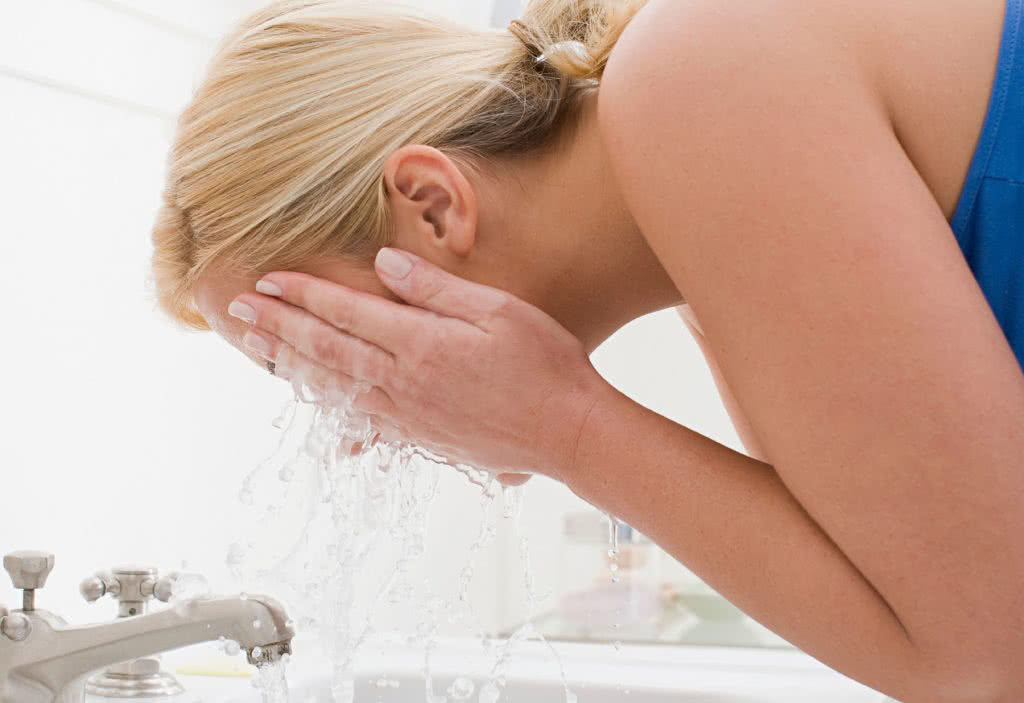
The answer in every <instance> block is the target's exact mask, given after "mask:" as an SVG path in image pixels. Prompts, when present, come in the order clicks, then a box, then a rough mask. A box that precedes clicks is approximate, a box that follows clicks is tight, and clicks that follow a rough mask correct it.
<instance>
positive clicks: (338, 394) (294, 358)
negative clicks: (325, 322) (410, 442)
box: [243, 330, 394, 410]
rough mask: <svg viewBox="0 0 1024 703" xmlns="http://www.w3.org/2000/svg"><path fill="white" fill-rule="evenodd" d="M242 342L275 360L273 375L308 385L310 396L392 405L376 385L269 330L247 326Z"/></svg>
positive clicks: (385, 407) (339, 402) (338, 402)
mask: <svg viewBox="0 0 1024 703" xmlns="http://www.w3.org/2000/svg"><path fill="white" fill-rule="evenodd" d="M243 343H244V344H245V346H246V348H248V349H249V351H250V352H252V353H253V354H254V355H256V356H259V357H260V358H262V359H265V360H267V361H272V362H274V365H275V368H274V375H275V376H277V377H278V378H280V379H282V380H285V381H288V382H289V383H291V384H292V385H293V386H295V387H296V388H298V389H299V390H302V388H303V387H306V388H308V389H309V391H310V392H311V393H312V394H313V398H311V399H310V400H313V401H315V402H325V403H327V404H328V405H336V406H340V405H344V404H345V403H347V402H349V400H350V399H352V398H357V399H358V398H362V397H369V398H371V399H372V401H371V402H372V404H373V406H374V407H375V408H380V409H382V410H392V409H393V408H394V404H393V403H392V401H391V398H390V397H389V396H388V395H387V393H386V392H384V391H383V390H382V389H380V388H379V387H376V386H374V387H373V388H370V389H369V390H367V387H366V383H364V382H362V381H357V380H356V379H355V378H353V377H352V376H350V375H349V374H347V373H344V372H342V371H335V370H334V369H328V368H327V367H325V366H321V365H320V364H318V363H316V362H315V361H313V360H312V359H310V358H309V357H306V356H303V355H302V354H300V353H299V352H297V351H296V350H295V349H293V348H292V347H291V346H289V345H288V344H286V343H285V342H284V341H282V340H281V339H280V338H278V337H276V336H274V335H272V334H269V333H267V332H261V331H260V330H250V331H249V332H248V333H247V334H246V335H245V338H244V340H243Z"/></svg>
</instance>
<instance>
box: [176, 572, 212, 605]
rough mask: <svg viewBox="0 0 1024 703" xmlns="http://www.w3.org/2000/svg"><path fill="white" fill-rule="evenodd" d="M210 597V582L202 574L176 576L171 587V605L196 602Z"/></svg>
mask: <svg viewBox="0 0 1024 703" xmlns="http://www.w3.org/2000/svg"><path fill="white" fill-rule="evenodd" d="M209 595H210V582H209V581H207V580H206V577H205V576H203V575H202V574H184V573H183V574H178V576H177V578H175V579H174V582H173V584H172V585H171V600H170V602H171V604H172V605H180V604H181V603H182V602H184V601H190V600H198V599H201V598H206V597H208V596H209Z"/></svg>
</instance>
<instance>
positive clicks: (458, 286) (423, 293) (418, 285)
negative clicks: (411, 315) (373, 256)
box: [376, 248, 511, 324]
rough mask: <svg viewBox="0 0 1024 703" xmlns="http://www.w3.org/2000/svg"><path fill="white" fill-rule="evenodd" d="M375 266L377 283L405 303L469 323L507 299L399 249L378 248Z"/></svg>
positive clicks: (483, 318) (490, 311)
mask: <svg viewBox="0 0 1024 703" xmlns="http://www.w3.org/2000/svg"><path fill="white" fill-rule="evenodd" d="M376 266H377V276H378V277H379V278H380V280H381V282H382V283H383V284H384V285H385V286H387V287H388V289H389V290H391V291H392V292H393V293H394V294H395V295H397V296H398V297H400V298H401V299H402V300H404V301H405V302H407V303H409V304H410V305H415V306H416V307H419V308H424V309H425V310H431V311H433V312H436V313H438V314H441V315H445V316H446V317H454V318H457V319H460V320H465V321H466V322H469V323H472V324H477V323H479V322H482V321H484V320H486V319H487V318H489V317H490V316H491V315H493V314H494V313H495V312H497V311H498V310H499V309H501V307H502V306H504V305H505V304H507V303H508V302H509V300H510V299H511V296H510V295H509V294H508V293H506V292H504V291H501V290H498V289H497V288H490V287H488V286H483V285H480V284H479V283H472V282H470V281H467V280H465V279H463V278H459V277H458V276H453V275H452V274H450V273H448V272H447V271H444V270H443V269H441V268H438V267H437V266H434V265H433V264H432V263H430V262H428V261H427V260H426V259H422V258H420V257H418V256H416V255H415V254H410V253H409V252H407V251H402V250H400V249H390V248H385V249H381V250H380V252H379V253H378V254H377V264H376Z"/></svg>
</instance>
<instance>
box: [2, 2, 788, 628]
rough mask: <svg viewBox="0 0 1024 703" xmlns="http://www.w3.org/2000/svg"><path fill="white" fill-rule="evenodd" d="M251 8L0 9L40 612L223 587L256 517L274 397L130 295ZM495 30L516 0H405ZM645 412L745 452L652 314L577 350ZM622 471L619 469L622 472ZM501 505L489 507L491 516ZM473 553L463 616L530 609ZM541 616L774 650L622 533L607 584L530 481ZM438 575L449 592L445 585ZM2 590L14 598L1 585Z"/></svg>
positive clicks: (437, 521)
mask: <svg viewBox="0 0 1024 703" xmlns="http://www.w3.org/2000/svg"><path fill="white" fill-rule="evenodd" d="M263 4H264V3H263V2H261V1H260V0H217V1H216V2H213V1H210V0H175V1H174V2H168V1H167V0H33V1H32V2H20V3H9V4H6V5H5V7H4V12H3V15H4V16H3V19H2V20H0V154H2V166H0V204H2V206H3V212H4V217H3V220H2V222H3V224H2V225H0V226H2V227H3V236H2V242H3V257H4V263H5V264H6V266H5V272H4V275H3V276H2V278H0V295H2V296H3V299H4V301H5V305H4V325H5V332H4V334H3V336H2V338H3V340H4V343H3V347H2V352H0V362H2V367H3V370H4V374H3V379H4V380H3V389H4V393H3V395H2V397H3V402H4V403H5V407H4V410H3V423H2V425H0V427H2V429H0V457H2V460H3V463H4V472H3V482H4V484H3V489H2V493H0V494H2V495H3V496H4V498H5V500H4V510H3V517H2V520H0V550H3V551H4V552H7V551H12V550H15V549H42V550H48V551H52V552H55V553H56V555H57V567H56V570H55V571H54V573H53V575H52V577H51V579H50V583H49V584H48V586H47V588H46V590H45V591H44V592H43V593H42V594H41V595H40V602H41V604H42V607H45V608H48V609H51V610H54V611H56V612H59V613H61V614H62V615H64V616H65V617H67V618H68V619H69V620H71V621H79V622H82V621H90V620H99V619H107V618H110V617H112V616H113V611H114V605H113V604H112V603H107V604H105V605H104V604H97V605H93V606H89V605H86V604H85V603H84V602H82V600H81V598H80V597H79V596H78V588H77V585H78V582H79V580H80V579H82V578H83V577H85V576H88V575H90V574H92V573H93V572H94V571H95V570H96V569H99V568H107V567H112V566H115V565H119V564H123V563H141V564H146V565H152V566H157V567H159V568H161V569H162V570H173V569H181V568H183V567H184V568H185V569H186V570H189V571H198V572H201V573H204V574H206V575H207V576H208V577H209V579H210V581H211V582H212V583H213V584H214V587H215V588H217V587H218V586H219V585H222V584H226V583H228V577H227V571H226V567H225V553H226V551H227V548H228V545H229V544H230V543H231V542H232V540H233V539H234V538H235V537H234V535H235V533H237V531H238V530H239V529H242V530H244V529H245V525H246V523H245V520H246V519H249V517H248V516H247V515H246V514H245V511H244V510H243V509H242V507H241V506H240V505H239V501H238V493H239V488H240V485H241V482H242V479H243V477H244V476H245V474H246V473H247V472H248V471H249V470H251V469H252V468H253V467H254V466H255V465H257V464H258V463H259V462H260V461H261V460H263V459H264V458H265V457H266V456H268V455H269V454H270V453H271V452H272V451H273V449H274V447H275V445H276V442H277V435H278V433H277V431H275V430H274V429H273V428H272V427H271V421H272V420H273V419H274V418H275V417H276V416H277V415H278V413H279V411H280V408H281V406H282V405H284V404H285V403H286V401H287V400H288V399H289V398H290V397H291V389H290V388H289V387H288V386H287V385H286V384H284V383H281V382H280V381H276V380H275V379H273V378H271V377H269V376H267V375H266V374H261V373H260V372H259V371H258V370H256V369H254V367H253V366H252V364H249V363H243V359H242V357H241V356H240V355H239V354H238V352H236V351H235V350H234V349H232V348H230V347H229V346H228V345H227V344H225V343H224V342H222V341H221V340H220V339H218V338H216V337H213V336H211V335H198V334H189V333H184V332H182V331H180V330H178V329H176V328H175V327H173V326H172V325H171V324H170V323H169V322H167V321H166V320H164V319H163V318H162V317H161V315H159V314H158V313H157V312H156V310H155V306H154V304H153V302H152V299H151V297H150V294H149V291H148V289H147V280H146V278H147V274H148V262H149V251H150V244H149V232H150V225H151V223H152V221H153V217H154V214H155V212H156V208H157V205H158V202H159V196H160V192H161V188H162V186H163V178H164V165H165V158H166V154H167V151H168V148H169V143H170V139H171V136H172V130H173V125H174V120H175V118H176V115H177V113H178V112H179V111H180V110H181V109H182V107H183V106H184V105H185V104H186V102H187V101H188V99H189V97H190V94H191V91H192V89H193V87H194V86H195V85H196V84H197V83H198V81H199V79H200V77H201V76H202V73H203V67H204V64H205V62H206V61H207V60H208V58H209V57H210V55H211V52H212V50H213V48H214V44H215V41H216V40H217V39H218V38H219V37H220V36H221V35H222V34H223V33H225V32H226V30H227V29H228V28H229V27H230V26H231V24H232V23H233V22H234V21H235V20H236V19H238V18H239V17H240V16H242V15H243V14H245V13H247V12H250V11H252V10H254V9H257V8H259V7H260V6H262V5H263ZM412 4H418V5H419V6H421V7H426V8H428V9H430V10H432V11H435V12H437V13H442V14H446V15H449V16H451V17H454V18H456V19H459V20H461V21H464V22H466V23H473V24H479V25H486V24H492V25H494V26H499V27H504V26H505V25H506V24H507V22H508V21H509V20H510V19H512V18H514V17H516V16H518V14H519V2H518V0H494V1H493V2H492V1H491V0H420V2H419V3H415V2H413V3H412ZM594 361H595V363H596V365H597V367H598V369H599V370H600V371H601V373H602V374H603V375H604V376H605V377H606V378H607V379H608V380H609V381H610V382H611V383H613V384H614V385H616V386H617V387H619V388H620V389H621V390H622V391H624V392H625V393H627V394H628V395H630V396H632V397H633V398H635V399H636V400H638V401H639V402H641V403H643V404H644V405H647V406H649V407H651V408H653V409H654V410H656V411H658V412H660V413H662V414H664V415H666V416H668V417H670V418H672V419H674V420H676V421H678V422H680V423H682V424H684V425H686V426H688V427H690V428H692V429H694V430H696V431H698V432H700V433H702V434H705V435H707V436H709V437H711V438H713V439H715V440H717V441H719V442H722V443H724V444H726V445H729V446H731V447H733V448H736V449H740V444H739V441H738V439H737V438H736V436H735V434H734V432H733V429H732V426H731V424H730V422H729V420H728V417H727V415H726V413H725V411H724V409H723V408H722V406H721V403H720V401H719V398H718V394H717V392H716V391H715V388H714V385H713V382H712V379H711V376H710V374H709V372H708V370H707V367H706V366H705V364H704V361H703V357H702V356H701V354H700V352H699V350H698V348H697V346H696V344H695V343H694V341H693V340H692V339H691V337H690V336H689V334H688V333H687V331H686V330H685V328H684V326H683V325H682V324H681V322H680V321H679V319H678V317H677V316H676V315H675V314H674V313H673V312H666V313H661V314H657V315H653V316H651V317H648V318H645V319H642V320H639V321H637V322H635V323H634V324H632V325H630V326H629V327H628V328H626V329H624V330H622V331H621V332H620V333H619V334H617V335H616V336H615V337H614V338H613V339H612V340H610V341H609V342H608V343H607V344H606V345H605V346H603V347H602V348H601V349H600V350H598V352H597V353H596V355H595V357H594ZM630 469H631V467H629V466H623V467H622V470H623V471H627V472H628V471H630ZM479 506H480V498H479V495H478V492H477V491H476V489H474V488H472V487H471V486H469V485H468V484H467V483H466V481H465V480H464V479H463V478H462V477H461V476H458V475H455V474H454V473H445V474H444V475H443V477H442V481H441V489H440V497H439V498H438V500H437V504H436V505H435V507H434V511H433V515H432V522H431V526H430V531H429V539H428V546H427V553H426V556H425V557H424V559H423V563H422V565H421V568H422V577H423V578H424V579H425V580H426V581H428V582H430V583H433V584H435V585H437V584H445V583H448V582H451V583H454V582H455V580H456V578H457V576H458V574H459V572H460V570H461V569H462V568H463V566H464V565H465V562H466V559H467V549H468V545H469V544H470V543H471V542H472V541H473V540H474V539H475V538H476V535H477V532H478V530H479V525H480V507H479ZM499 510H500V508H499ZM497 523H498V528H499V530H498V536H497V540H496V542H495V544H494V546H492V547H491V548H489V549H487V550H486V551H485V552H484V553H483V554H481V555H480V556H479V557H478V558H477V562H476V576H475V579H474V582H473V590H472V598H473V602H474V605H475V608H476V611H477V616H478V618H479V620H480V623H479V624H480V626H481V627H482V628H483V629H484V630H485V631H489V632H495V633H497V632H505V631H509V630H511V629H514V628H515V627H516V626H517V625H518V624H519V623H521V622H522V621H523V620H524V619H525V618H526V617H527V599H526V595H525V593H524V586H523V584H524V579H523V576H522V573H523V571H522V570H523V565H522V563H521V553H520V535H518V534H516V531H515V529H514V526H513V525H512V524H511V522H510V521H508V520H503V519H501V516H500V515H499V516H498V517H497ZM522 525H523V530H524V532H525V534H526V537H527V539H528V541H529V546H530V549H529V557H530V561H531V565H532V570H533V574H534V581H535V584H536V591H537V593H538V594H539V595H540V603H539V604H538V612H539V613H540V615H539V618H538V627H539V629H540V630H541V631H542V632H543V633H544V634H546V635H548V636H550V637H554V638H561V639H581V640H598V641H616V640H626V641H631V640H632V641H661V642H674V643H679V644H680V645H685V644H724V645H747V646H750V645H755V646H781V645H784V643H782V642H781V641H780V640H778V639H777V638H775V637H774V636H772V635H771V634H770V633H767V632H766V631H764V630H763V628H760V627H759V626H757V625H756V623H753V622H752V621H751V620H749V619H748V618H746V617H745V616H743V614H742V613H740V612H739V611H737V610H735V609H733V608H732V607H731V606H730V605H729V604H728V603H726V602H725V601H724V600H722V599H720V598H719V597H718V596H717V595H715V594H714V593H713V592H711V591H710V589H708V588H707V587H705V586H704V585H703V584H701V583H700V581H699V580H698V579H696V577H695V576H694V575H693V574H691V573H690V572H689V571H688V570H687V569H686V568H684V567H683V566H682V565H680V564H678V563H677V562H676V561H675V560H673V559H672V558H671V557H669V556H667V555H666V554H664V553H662V552H661V551H660V550H659V549H657V548H656V547H655V546H654V545H652V544H650V543H649V542H647V541H646V540H645V539H644V538H643V537H642V535H637V534H634V533H633V532H632V531H631V530H629V528H628V527H624V528H623V530H622V544H621V549H620V554H619V556H618V558H617V565H618V567H619V570H618V582H617V583H613V582H612V578H611V568H610V564H609V561H610V560H609V557H608V555H607V552H608V527H607V522H606V521H605V518H604V516H602V515H601V514H600V513H599V512H598V511H596V510H595V509H593V508H591V507H590V506H588V505H587V504H585V503H583V502H582V501H580V500H579V499H577V498H576V497H575V496H573V495H572V494H571V493H570V492H569V491H568V490H566V489H565V488H564V487H562V486H560V485H557V484H555V483H553V482H551V481H548V480H544V479H537V480H534V481H532V482H530V484H529V485H528V486H527V487H526V489H525V507H524V513H523V518H522ZM437 588H439V590H443V585H438V586H437ZM0 594H3V598H2V599H0V600H3V601H4V602H6V603H7V604H10V603H11V602H12V601H13V600H14V594H13V592H10V591H7V590H0Z"/></svg>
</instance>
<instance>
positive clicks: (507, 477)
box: [498, 474, 533, 488]
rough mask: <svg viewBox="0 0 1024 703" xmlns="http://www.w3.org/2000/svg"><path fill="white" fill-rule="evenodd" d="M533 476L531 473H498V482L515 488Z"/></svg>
mask: <svg viewBox="0 0 1024 703" xmlns="http://www.w3.org/2000/svg"><path fill="white" fill-rule="evenodd" d="M531 478H533V477H532V476H530V474H498V483H500V484H501V485H503V486H509V487H511V488H515V487H516V486H522V485H523V484H524V483H526V482H527V481H529V480H530V479H531Z"/></svg>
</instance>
